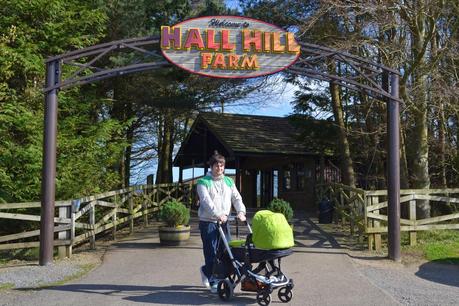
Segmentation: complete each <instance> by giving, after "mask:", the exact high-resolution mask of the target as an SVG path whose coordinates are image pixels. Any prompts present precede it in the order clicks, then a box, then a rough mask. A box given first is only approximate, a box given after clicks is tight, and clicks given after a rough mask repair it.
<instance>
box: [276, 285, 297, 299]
mask: <svg viewBox="0 0 459 306" xmlns="http://www.w3.org/2000/svg"><path fill="white" fill-rule="evenodd" d="M277 296H278V297H279V300H281V302H282V303H288V302H290V300H291V299H292V297H293V292H292V289H291V288H289V287H282V288H280V289H279V291H278V292H277Z"/></svg>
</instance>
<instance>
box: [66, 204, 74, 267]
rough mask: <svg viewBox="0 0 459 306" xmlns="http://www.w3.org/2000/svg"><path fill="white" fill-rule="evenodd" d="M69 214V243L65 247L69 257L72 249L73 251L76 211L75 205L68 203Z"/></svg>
mask: <svg viewBox="0 0 459 306" xmlns="http://www.w3.org/2000/svg"><path fill="white" fill-rule="evenodd" d="M68 211H69V214H70V245H69V246H68V248H67V255H68V257H69V258H70V257H71V256H72V251H73V241H75V212H76V207H74V206H73V203H72V205H70V207H69V208H68Z"/></svg>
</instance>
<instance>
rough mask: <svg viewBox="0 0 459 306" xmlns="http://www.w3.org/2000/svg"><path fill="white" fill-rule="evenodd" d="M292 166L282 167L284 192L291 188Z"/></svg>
mask: <svg viewBox="0 0 459 306" xmlns="http://www.w3.org/2000/svg"><path fill="white" fill-rule="evenodd" d="M293 169H294V168H293V165H292V164H289V165H287V166H286V167H284V180H283V183H284V184H283V185H284V186H283V187H284V188H283V189H284V191H291V190H292V186H293Z"/></svg>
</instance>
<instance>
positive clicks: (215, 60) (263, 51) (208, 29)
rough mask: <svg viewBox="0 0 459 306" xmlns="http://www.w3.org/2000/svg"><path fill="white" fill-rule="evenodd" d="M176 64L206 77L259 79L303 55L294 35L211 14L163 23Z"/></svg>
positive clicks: (165, 48) (166, 47) (165, 43)
mask: <svg viewBox="0 0 459 306" xmlns="http://www.w3.org/2000/svg"><path fill="white" fill-rule="evenodd" d="M161 51H162V53H163V55H164V57H165V58H167V59H168V60H169V61H170V62H171V63H172V64H174V65H177V66H178V67H180V68H182V69H185V70H187V71H188V72H191V73H196V74H200V75H204V76H210V77H218V78H254V77H259V76H263V75H268V74H273V73H276V72H279V71H281V70H284V69H286V68H287V67H289V66H290V65H292V64H293V63H295V61H296V60H297V59H298V57H299V56H300V46H299V45H298V43H297V42H296V40H295V37H294V33H292V32H288V31H285V30H283V29H282V28H279V27H278V26H275V25H272V24H270V23H267V22H264V21H260V20H257V19H253V18H247V17H239V16H207V17H199V18H193V19H189V20H185V21H182V22H180V23H178V24H176V25H174V26H173V27H169V26H163V27H161Z"/></svg>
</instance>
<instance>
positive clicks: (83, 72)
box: [39, 16, 401, 265]
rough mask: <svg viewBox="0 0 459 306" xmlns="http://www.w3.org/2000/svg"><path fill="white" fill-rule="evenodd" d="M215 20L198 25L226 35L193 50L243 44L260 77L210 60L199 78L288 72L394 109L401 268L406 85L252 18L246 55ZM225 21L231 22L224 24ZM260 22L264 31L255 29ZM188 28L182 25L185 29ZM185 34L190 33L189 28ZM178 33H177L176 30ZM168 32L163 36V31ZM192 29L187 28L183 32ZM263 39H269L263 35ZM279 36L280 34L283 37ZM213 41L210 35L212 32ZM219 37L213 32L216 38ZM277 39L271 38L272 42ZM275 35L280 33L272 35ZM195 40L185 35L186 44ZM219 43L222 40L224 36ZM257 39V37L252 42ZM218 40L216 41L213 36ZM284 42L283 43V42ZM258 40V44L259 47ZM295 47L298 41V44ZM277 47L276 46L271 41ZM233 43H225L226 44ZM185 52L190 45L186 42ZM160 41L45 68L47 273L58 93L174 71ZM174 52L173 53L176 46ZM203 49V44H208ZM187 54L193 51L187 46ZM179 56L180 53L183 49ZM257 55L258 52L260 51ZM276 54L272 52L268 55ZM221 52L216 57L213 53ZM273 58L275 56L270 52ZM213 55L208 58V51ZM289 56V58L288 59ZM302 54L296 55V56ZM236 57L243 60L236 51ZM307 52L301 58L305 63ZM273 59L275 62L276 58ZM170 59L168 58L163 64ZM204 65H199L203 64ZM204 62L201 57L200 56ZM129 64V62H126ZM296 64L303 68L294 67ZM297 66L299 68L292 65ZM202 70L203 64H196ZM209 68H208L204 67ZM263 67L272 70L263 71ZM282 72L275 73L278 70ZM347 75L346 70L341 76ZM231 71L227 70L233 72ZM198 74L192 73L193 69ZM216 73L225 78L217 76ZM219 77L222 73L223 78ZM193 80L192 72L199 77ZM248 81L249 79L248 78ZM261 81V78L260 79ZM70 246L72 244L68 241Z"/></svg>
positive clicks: (393, 226) (136, 41) (43, 251)
mask: <svg viewBox="0 0 459 306" xmlns="http://www.w3.org/2000/svg"><path fill="white" fill-rule="evenodd" d="M220 17H221V18H222V19H220V18H215V20H216V21H212V20H207V19H201V18H196V19H195V20H200V21H203V20H206V23H207V26H209V25H213V26H214V28H212V27H210V29H211V30H212V29H214V31H216V30H218V31H220V34H218V35H217V33H216V32H214V34H215V36H214V38H215V39H214V41H213V43H214V44H209V42H211V40H209V38H208V37H207V36H205V35H204V36H202V35H201V32H199V35H198V34H197V33H198V32H197V31H194V34H192V36H191V38H190V42H189V44H190V46H189V47H190V49H192V48H191V47H194V46H196V45H197V46H198V47H200V46H201V45H200V43H201V42H200V40H199V37H201V39H204V38H203V37H205V39H206V45H203V46H204V47H207V48H208V49H209V46H211V47H212V48H213V49H212V48H210V49H212V50H211V51H212V52H214V51H215V52H217V53H218V52H220V53H222V54H224V56H225V55H230V54H231V52H230V51H231V50H224V49H226V48H228V49H231V48H230V46H231V44H233V43H234V44H235V45H236V44H238V43H239V44H241V43H242V47H240V48H242V49H239V50H242V51H244V52H245V51H247V52H246V55H249V56H251V55H252V54H255V55H257V57H258V56H260V57H259V58H260V61H259V62H258V65H259V66H260V67H259V68H258V70H256V69H255V70H254V69H248V70H247V71H248V72H247V71H246V70H244V69H239V68H240V67H239V68H238V69H234V71H229V72H228V71H225V70H228V69H223V62H222V61H221V59H219V60H218V61H217V64H215V61H216V59H215V58H213V59H210V61H208V62H206V63H207V65H210V66H212V64H214V66H215V69H209V67H207V68H208V70H207V71H194V72H195V73H198V72H199V73H200V74H203V75H204V74H205V73H208V74H206V75H208V76H212V77H229V76H238V77H255V76H259V75H266V74H270V73H275V72H277V71H280V70H282V69H284V68H288V70H287V71H288V72H290V73H293V74H297V75H301V76H305V77H310V78H314V79H317V80H322V81H327V82H333V83H336V84H338V85H340V86H343V87H347V88H350V89H352V90H357V91H360V92H362V93H364V94H366V95H369V96H372V97H375V98H377V99H382V100H384V101H386V103H387V115H388V116H387V118H388V119H387V120H388V121H387V130H388V135H387V137H388V210H389V211H388V223H389V226H388V234H389V237H388V238H389V239H388V240H389V258H391V259H393V260H400V153H399V150H400V147H399V104H400V102H401V101H400V99H399V94H398V92H399V88H398V86H399V85H398V84H399V77H400V74H399V72H398V71H396V70H393V69H391V68H388V67H385V66H383V65H380V64H377V63H373V62H371V61H368V60H365V59H362V58H360V57H357V56H354V55H351V54H348V53H345V52H342V51H339V50H334V49H330V48H326V47H322V46H318V45H313V44H306V43H300V44H298V45H296V44H297V43H296V41H295V40H294V38H293V36H289V35H288V34H287V33H288V32H285V31H284V32H282V29H280V28H277V27H276V26H273V25H269V24H267V23H264V22H262V21H255V20H254V19H248V18H243V17H240V18H236V19H238V21H237V22H239V25H238V27H237V28H234V29H235V30H236V31H239V32H240V33H243V32H241V31H243V30H244V29H246V28H247V27H249V26H250V25H249V26H247V23H249V24H250V23H253V24H256V25H257V27H259V29H258V30H256V29H253V30H250V31H251V32H250V33H249V34H247V35H249V38H250V41H251V42H250V43H249V48H250V49H249V50H244V44H243V42H242V40H241V41H239V42H238V41H237V39H236V41H234V42H233V41H231V35H230V34H229V33H228V36H227V37H228V40H227V41H226V35H227V34H223V33H224V32H223V30H225V29H231V30H233V28H231V27H233V26H235V25H236V23H235V21H233V20H232V19H228V16H220ZM225 18H226V19H225ZM255 22H257V23H255ZM180 25H181V24H178V26H180ZM182 26H183V25H182ZM176 27H177V25H176ZM173 28H174V27H172V28H169V29H167V28H165V29H166V30H168V31H169V32H168V33H169V34H168V35H176V34H175V32H174V30H171V29H173ZM163 29H164V28H163ZM183 29H185V27H183ZM256 31H259V32H260V33H262V34H257V33H256ZM276 31H277V32H276ZM206 33H207V34H209V31H207V32H206ZM211 33H212V32H211ZM266 33H271V34H266ZM272 33H278V36H277V34H272ZM189 35H190V34H189V33H186V37H188V36H189ZM219 35H220V36H219ZM250 35H252V36H250ZM257 35H259V36H261V37H262V40H261V43H262V46H261V51H260V48H259V40H258V39H257V38H256V37H258V36H257ZM209 37H212V36H209ZM277 37H279V40H277ZM282 37H283V38H282ZM255 38H256V39H255ZM292 39H293V40H292ZM268 40H270V44H268V43H267V41H268ZM168 42H169V48H171V47H172V48H176V47H179V48H181V47H182V45H181V43H182V41H181V43H180V45H177V44H176V42H175V41H173V40H171V39H170V38H169V40H168ZM225 42H226V43H225ZM184 43H185V44H186V40H184ZM160 44H161V38H160V37H158V36H154V37H141V38H133V39H125V40H119V41H113V42H109V43H104V44H100V45H96V46H92V47H88V48H84V49H81V50H75V51H72V52H68V53H65V54H63V55H59V56H55V57H51V58H49V59H48V60H47V61H46V84H45V88H44V94H45V112H44V137H43V138H44V140H43V171H42V195H41V222H40V258H39V262H40V265H47V264H50V263H51V262H52V261H53V243H54V206H55V205H54V204H55V191H56V185H55V180H56V139H57V109H58V92H59V90H61V89H65V88H69V87H72V86H76V85H82V84H87V83H92V82H95V81H99V80H103V79H106V78H111V77H115V76H120V75H124V74H129V73H135V72H141V71H146V70H152V69H160V68H162V67H167V66H169V67H170V64H169V62H168V61H166V60H165V59H164V57H167V58H168V59H169V60H170V61H176V59H174V58H173V56H172V55H171V54H172V53H168V52H169V51H165V49H167V46H166V48H165V49H164V48H163V49H162V50H161V47H160ZM171 44H172V45H171ZM203 44H204V41H203ZM185 46H186V45H185ZM282 46H283V47H284V49H283V50H284V51H283V52H280V51H279V53H276V52H273V51H276V50H278V48H279V50H280V49H281V48H282ZM179 48H178V49H179ZM257 48H258V51H260V52H258V51H257ZM269 48H271V49H269ZM214 49H215V50H214ZM268 50H270V52H267V51H268ZM201 51H204V50H195V53H197V54H200V52H201ZM205 51H209V50H205ZM285 51H287V52H285ZM293 51H295V52H293ZM234 52H236V54H237V52H238V49H237V47H236V46H235V51H234ZM300 52H301V56H300ZM261 53H267V54H268V53H269V55H270V56H271V55H272V56H273V59H274V60H273V62H276V56H280V57H279V58H283V60H282V61H279V62H278V64H277V65H278V66H277V67H269V64H270V63H269V61H264V60H261V58H262V56H261ZM271 53H272V54H271ZM123 54H127V55H129V56H126V57H125V59H124V60H123V61H116V62H114V61H112V60H111V59H112V58H113V56H114V55H118V56H120V55H123ZM163 55H164V56H163ZM198 58H199V57H198ZM200 58H201V59H202V55H200ZM127 59H129V61H128V60H127ZM224 60H225V65H229V64H228V63H229V62H228V61H229V58H226V59H224ZM295 61H296V62H295ZM292 64H293V65H292ZM194 65H195V67H196V64H194ZM199 65H202V62H201V63H200V64H199ZM263 65H266V66H267V67H269V69H266V70H263V69H264V68H263ZM274 66H275V65H274ZM336 67H340V68H343V69H339V71H338V69H337V68H336ZM226 68H227V67H226ZM187 70H190V71H191V70H192V69H187ZM211 70H212V73H216V74H218V72H219V73H220V74H221V75H212V74H211V72H210V71H211ZM216 71H217V72H216ZM192 72H193V71H192ZM244 73H247V74H246V76H244ZM256 73H259V74H258V75H256ZM69 238H70V237H69Z"/></svg>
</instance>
